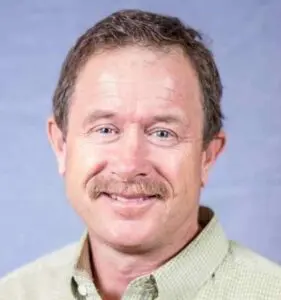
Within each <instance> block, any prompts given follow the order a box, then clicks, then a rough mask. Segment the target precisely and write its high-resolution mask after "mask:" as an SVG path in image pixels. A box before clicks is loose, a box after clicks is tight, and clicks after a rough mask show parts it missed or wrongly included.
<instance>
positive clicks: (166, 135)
mask: <svg viewBox="0 0 281 300" xmlns="http://www.w3.org/2000/svg"><path fill="white" fill-rule="evenodd" d="M148 137H149V139H150V141H151V142H152V143H153V144H155V145H159V146H166V147H169V146H173V145H175V144H177V143H178V142H179V137H178V135H177V134H176V133H175V132H174V131H171V130H167V129H154V130H151V131H150V132H149V134H148Z"/></svg>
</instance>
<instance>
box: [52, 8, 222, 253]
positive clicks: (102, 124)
mask: <svg viewBox="0 0 281 300" xmlns="http://www.w3.org/2000/svg"><path fill="white" fill-rule="evenodd" d="M221 96H222V86H221V81H220V77H219V73H218V70H217V68H216V65H215V62H214V59H213V56H212V53H211V52H210V50H208V49H207V48H206V46H205V45H204V43H203V40H202V37H201V35H200V34H199V33H198V32H197V31H196V30H195V29H193V28H191V27H188V26H186V25H184V24H183V23H182V22H181V21H180V20H178V19H177V18H173V17H169V16H162V15H158V14H153V13H148V12H143V11H138V10H125V11H119V12H116V13H114V14H112V15H110V16H108V17H107V18H105V19H103V20H101V21H100V22H99V23H97V24H95V25H94V26H93V27H92V28H90V29H88V30H87V31H86V32H85V33H84V34H83V35H82V36H81V37H80V38H79V39H78V40H77V42H76V44H75V45H74V46H73V48H72V49H71V50H70V51H69V53H68V55H67V57H66V59H65V62H64V64H63V67H62V70H61V74H60V78H59V81H58V84H57V88H56V91H55V93H54V98H53V115H52V117H51V118H50V119H49V121H48V135H49V139H50V142H51V144H52V147H53V149H54V151H55V154H56V157H57V161H58V168H59V172H60V174H61V175H62V176H63V177H64V179H65V186H66V193H67V196H68V198H69V200H70V202H71V204H72V206H73V207H74V209H75V210H76V211H77V213H78V214H79V215H80V216H81V217H82V219H83V220H84V222H85V223H86V225H87V227H88V229H89V232H90V234H91V235H92V236H93V237H95V238H96V239H97V240H99V241H103V242H105V243H107V244H110V245H111V246H113V247H117V248H120V249H127V250H129V249H143V250H148V249H156V248H157V247H161V246H163V245H167V244H171V243H173V242H175V240H176V239H177V238H182V237H183V236H185V235H188V232H189V231H192V230H193V229H194V228H196V226H197V225H198V219H197V218H198V208H199V199H200V192H201V189H202V187H203V186H204V185H205V184H206V181H207V178H208V174H209V170H210V168H211V167H212V165H213V164H214V162H215V160H216V159H217V157H218V155H219V153H220V152H221V151H222V149H223V146H224V143H225V136H224V133H223V130H222V119H223V116H222V113H221V108H220V100H221Z"/></svg>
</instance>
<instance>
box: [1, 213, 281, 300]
mask: <svg viewBox="0 0 281 300" xmlns="http://www.w3.org/2000/svg"><path fill="white" fill-rule="evenodd" d="M199 220H200V224H201V226H202V227H203V230H202V231H201V233H200V234H199V235H198V236H197V237H196V238H195V239H194V240H193V241H192V242H191V243H190V244H189V245H187V246H186V247H185V248H184V249H183V250H182V251H181V252H180V253H179V254H178V255H176V256H175V257H174V258H172V259H171V260H170V261H168V262H167V263H166V264H164V265H163V266H161V267H160V268H159V269H157V270H155V271H154V272H152V273H151V274H148V275H146V276H142V277H139V278H137V279H135V280H134V281H132V282H131V283H130V284H129V286H128V287H127V289H126V291H125V293H124V295H123V297H122V300H129V299H130V300H153V299H158V300H189V299H190V300H191V299H196V300H212V299H226V300H228V299H236V300H277V299H281V267H280V266H278V265H277V264H275V263H273V262H270V261H269V260H267V259H265V258H263V257H261V256H259V255H258V254H256V253H254V252H252V251H251V250H249V249H246V248H244V247H242V246H241V245H239V244H237V243H236V242H233V241H229V240H228V239H227V237H226V235H225V233H224V231H223V229H222V227H221V225H220V223H219V221H218V220H217V218H216V216H214V214H213V212H212V211H211V210H210V209H207V208H201V209H200V213H199ZM90 256H91V253H90V247H89V240H88V236H87V234H85V235H84V236H83V237H82V239H81V241H80V242H79V243H77V244H73V245H70V246H67V247H65V248H64V249H61V250H59V251H56V252H54V253H52V254H50V255H47V256H45V257H43V258H40V259H38V260H37V261H35V262H33V263H31V264H28V265H26V266H24V267H22V268H20V269H19V270H16V271H14V272H12V273H10V274H8V275H7V276H6V277H4V278H3V279H1V280H0V300H4V299H5V300H8V299H9V300H10V299H13V300H71V299H73V300H75V299H76V300H81V299H85V300H101V298H100V296H99V293H98V290H97V288H96V286H95V285H94V281H93V274H92V271H91V267H90V265H91V264H90Z"/></svg>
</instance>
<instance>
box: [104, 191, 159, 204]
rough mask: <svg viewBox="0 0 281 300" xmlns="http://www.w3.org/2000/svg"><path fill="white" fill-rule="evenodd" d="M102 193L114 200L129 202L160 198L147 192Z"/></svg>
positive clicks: (142, 201)
mask: <svg viewBox="0 0 281 300" xmlns="http://www.w3.org/2000/svg"><path fill="white" fill-rule="evenodd" d="M102 195H104V196H106V197H108V198H110V199H111V200H113V201H114V202H119V203H124V204H130V203H132V204H133V203H139V204H141V203H144V202H148V201H149V200H155V199H160V195H157V194H155V195H147V194H113V193H112V194H111V193H102Z"/></svg>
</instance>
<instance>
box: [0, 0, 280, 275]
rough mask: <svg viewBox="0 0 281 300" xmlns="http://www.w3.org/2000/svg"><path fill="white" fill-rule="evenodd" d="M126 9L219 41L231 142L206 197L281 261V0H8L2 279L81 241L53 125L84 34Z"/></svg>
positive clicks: (228, 225) (4, 7)
mask: <svg viewBox="0 0 281 300" xmlns="http://www.w3.org/2000/svg"><path fill="white" fill-rule="evenodd" d="M121 8H142V9H147V10H152V11H155V12H161V13H167V14H172V15H176V16H178V17H180V18H182V19H183V20H184V21H185V22H186V23H188V24H190V25H192V26H195V27H196V28H198V29H200V30H202V31H203V32H205V33H206V34H207V35H208V36H209V37H210V38H211V39H212V43H211V48H212V49H213V51H214V53H215V55H216V59H217V63H218V66H219V68H220V72H221V76H222V79H223V82H224V87H225V91H224V98H223V110H224V113H225V115H226V116H227V120H226V123H225V128H226V130H227V132H228V136H229V140H228V145H227V148H226V151H225V153H224V154H223V156H222V157H221V158H220V159H219V161H218V163H217V165H216V166H215V168H214V170H213V172H212V174H211V178H210V182H209V185H208V187H207V189H206V190H205V192H204V194H203V198H202V201H203V203H205V204H208V205H210V206H211V207H212V208H214V209H215V210H216V212H217V214H218V215H219V217H220V219H221V222H222V223H223V225H224V226H225V229H226V232H227V234H228V235H229V237H230V238H232V239H236V240H238V241H239V242H241V243H243V244H244V245H246V246H248V247H250V248H252V249H253V250H255V251H257V252H259V253H260V254H262V255H264V256H267V257H268V258H270V259H272V260H275V261H277V262H279V263H281V158H280V154H281V134H280V132H281V99H280V97H281V76H280V75H281V1H279V0H275V1H274V0H271V1H270V0H268V1H263V0H243V1H242V0H240V1H234V0H233V1H231V0H213V1H208V0H205V1H203V0H199V1H198V0H197V1H195V0H194V1H188V0H184V1H180V0H173V1H163V0H162V1H161V0H159V1H156V0H154V1H151V0H146V1H129V0H124V1H121V0H115V1H112V0H103V1H93V0H92V1H90V0H83V1H78V0H76V1H74V0H60V1H57V0H48V1H35V0H28V1H27V0H25V1H24V0H22V1H15V0H9V1H3V0H2V1H0V39H1V43H0V70H1V72H0V137H1V139H0V141H1V146H0V188H1V196H0V239H1V246H0V276H1V275H4V273H6V272H8V271H11V270H12V269H15V268H17V267H19V266H21V265H23V264H25V263H26V262H29V261H31V260H33V259H35V258H37V257H38V256H41V255H43V254H45V253H47V252H49V251H51V250H55V249H57V248H59V247H61V246H63V245H65V244H67V243H69V242H72V241H74V240H76V239H78V238H79V237H80V234H81V233H82V231H83V225H82V223H81V221H80V219H79V218H78V217H77V216H76V215H75V213H74V212H73V211H72V209H71V208H70V206H69V205H68V203H67V200H66V199H65V196H64V190H63V182H62V180H61V179H60V178H59V176H58V175H57V170H56V162H55V158H54V155H53V153H52V152H51V150H50V148H49V145H48V142H47V137H46V134H45V133H46V126H45V120H46V117H47V116H48V114H49V113H50V111H51V97H52V94H53V90H54V88H55V85H56V81H57V78H58V72H59V69H60V67H61V63H62V61H63V59H64V57H65V55H66V53H67V51H68V49H69V47H70V46H71V45H72V44H73V43H74V41H75V40H76V38H77V37H78V35H80V34H81V33H83V32H84V30H85V29H86V28H87V27H89V26H91V25H92V24H93V23H95V22H96V21H98V20H99V19H100V18H102V17H104V16H106V15H107V14H109V13H111V12H113V11H115V10H117V9H121Z"/></svg>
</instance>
